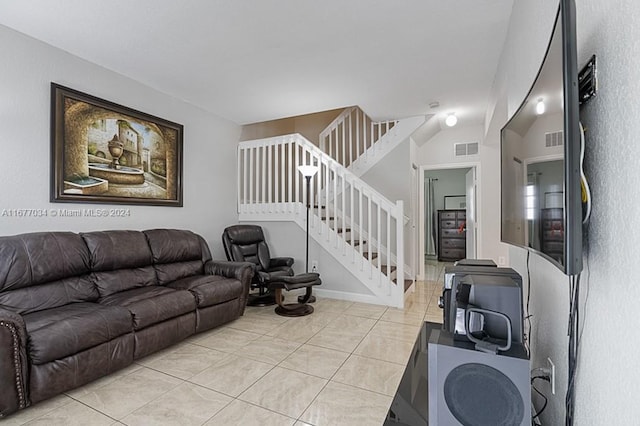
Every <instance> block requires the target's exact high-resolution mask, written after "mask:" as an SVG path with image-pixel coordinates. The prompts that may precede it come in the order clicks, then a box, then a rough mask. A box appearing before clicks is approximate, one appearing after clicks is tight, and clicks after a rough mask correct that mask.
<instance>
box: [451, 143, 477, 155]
mask: <svg viewBox="0 0 640 426" xmlns="http://www.w3.org/2000/svg"><path fill="white" fill-rule="evenodd" d="M453 149H454V155H455V156H456V157H461V156H465V155H476V154H477V153H478V142H469V143H457V144H455V145H454V146H453Z"/></svg>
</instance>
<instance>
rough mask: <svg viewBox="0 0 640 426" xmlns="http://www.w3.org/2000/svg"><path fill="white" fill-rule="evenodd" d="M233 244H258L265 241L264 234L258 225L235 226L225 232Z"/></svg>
mask: <svg viewBox="0 0 640 426" xmlns="http://www.w3.org/2000/svg"><path fill="white" fill-rule="evenodd" d="M224 233H225V234H226V235H227V237H228V238H229V242H231V243H232V244H240V245H246V244H257V243H260V242H263V241H264V233H263V232H262V228H261V227H260V226H258V225H233V226H229V227H228V228H226V229H225V230H224Z"/></svg>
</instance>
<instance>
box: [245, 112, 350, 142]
mask: <svg viewBox="0 0 640 426" xmlns="http://www.w3.org/2000/svg"><path fill="white" fill-rule="evenodd" d="M343 110H344V108H338V109H332V110H330V111H322V112H316V113H313V114H305V115H298V116H296V117H288V118H281V119H279V120H272V121H263V122H261V123H253V124H246V125H244V126H242V132H241V134H240V141H249V140H253V139H263V138H270V137H273V136H282V135H288V134H291V133H300V134H301V135H302V136H304V137H305V138H307V139H309V141H310V142H312V143H313V144H314V145H316V146H317V145H318V137H319V136H320V132H322V131H323V130H324V129H325V128H326V127H327V126H328V125H329V124H331V122H332V121H333V120H335V118H336V117H337V116H338V115H340V113H341V112H342V111H343Z"/></svg>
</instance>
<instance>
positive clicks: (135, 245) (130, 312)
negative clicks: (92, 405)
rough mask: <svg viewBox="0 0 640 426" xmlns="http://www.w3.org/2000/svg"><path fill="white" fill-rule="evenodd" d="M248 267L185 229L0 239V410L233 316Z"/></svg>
mask: <svg viewBox="0 0 640 426" xmlns="http://www.w3.org/2000/svg"><path fill="white" fill-rule="evenodd" d="M253 273H254V270H253V266H252V265H251V264H249V263H240V262H228V261H213V260H211V254H210V251H209V248H208V247H207V244H206V242H205V241H204V239H203V238H202V237H200V236H199V235H197V234H194V233H193V232H190V231H183V230H173V229H154V230H148V231H142V232H140V231H102V232H89V233H82V234H76V233H71V232H41V233H30V234H22V235H16V236H8V237H0V388H1V389H2V391H1V392H0V417H4V416H6V415H8V414H10V413H12V412H15V411H17V410H19V409H22V408H25V407H27V406H29V405H31V404H33V403H35V402H38V401H41V400H44V399H47V398H50V397H52V396H54V395H57V394H59V393H62V392H65V391H67V390H69V389H72V388H75V387H78V386H81V385H83V384H85V383H88V382H90V381H92V380H95V379H97V378H99V377H102V376H105V375H107V374H109V373H111V372H114V371H116V370H119V369H121V368H123V367H126V366H127V365H129V364H131V363H132V362H133V361H134V360H136V359H138V358H141V357H144V356H145V355H148V354H150V353H152V352H156V351H158V350H160V349H163V348H166V347H168V346H170V345H172V344H174V343H176V342H178V341H180V340H182V339H185V338H186V337H188V336H190V335H193V334H194V333H198V332H201V331H204V330H208V329H211V328H213V327H216V326H218V325H220V324H224V323H226V322H229V321H232V320H234V319H236V318H238V317H239V316H240V315H242V314H243V313H244V307H245V305H246V302H247V296H248V292H249V286H250V283H251V279H252V277H253Z"/></svg>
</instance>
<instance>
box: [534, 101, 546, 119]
mask: <svg viewBox="0 0 640 426" xmlns="http://www.w3.org/2000/svg"><path fill="white" fill-rule="evenodd" d="M545 110H546V106H545V105H544V101H543V100H542V98H538V103H537V104H536V114H538V115H542V114H544V112H545Z"/></svg>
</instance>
